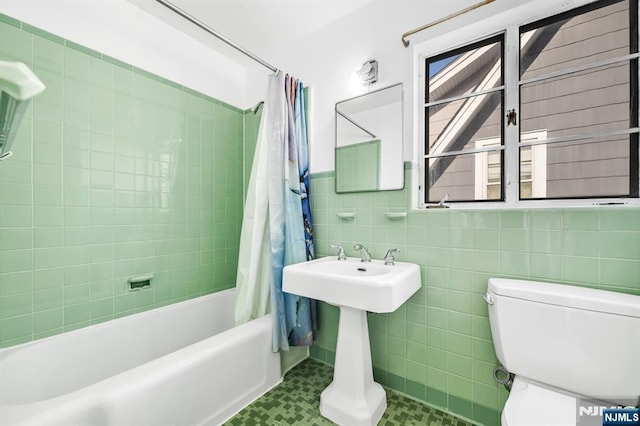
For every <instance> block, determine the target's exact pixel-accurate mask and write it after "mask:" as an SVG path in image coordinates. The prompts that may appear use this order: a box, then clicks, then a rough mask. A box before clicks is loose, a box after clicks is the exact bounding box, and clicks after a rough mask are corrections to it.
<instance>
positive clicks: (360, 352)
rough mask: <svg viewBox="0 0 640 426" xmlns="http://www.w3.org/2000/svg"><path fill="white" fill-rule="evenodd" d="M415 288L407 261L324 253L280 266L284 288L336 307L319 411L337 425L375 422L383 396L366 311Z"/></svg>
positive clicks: (392, 304) (402, 298)
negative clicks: (329, 371)
mask: <svg viewBox="0 0 640 426" xmlns="http://www.w3.org/2000/svg"><path fill="white" fill-rule="evenodd" d="M419 288H420V267H419V266H418V265H415V264H413V263H404V262H396V263H395V265H385V264H384V262H382V261H381V260H372V261H371V262H361V261H360V259H356V258H347V260H338V259H337V258H335V257H324V258H321V259H316V260H312V261H311V262H303V263H297V264H295V265H289V266H286V267H285V268H284V275H283V283H282V289H283V290H284V291H286V292H288V293H293V294H298V295H300V296H306V297H310V298H312V299H316V300H322V301H324V302H327V303H331V304H332V305H337V306H339V307H340V320H339V322H338V341H337V343H336V359H335V367H334V371H333V382H331V384H330V385H329V386H327V388H326V389H325V390H324V391H323V392H322V394H321V395H320V414H322V415H323V416H324V417H326V418H328V419H329V420H331V421H333V422H334V423H337V424H338V425H341V426H343V425H345V426H346V425H348V426H375V425H377V424H378V422H379V421H380V419H381V418H382V414H383V413H384V410H385V409H386V408H387V399H386V394H385V391H384V389H383V388H382V386H380V384H379V383H376V382H374V381H373V368H372V364H371V347H370V343H369V328H368V326H367V311H370V312H393V311H395V310H396V309H398V308H399V307H400V305H402V304H403V303H404V302H406V301H407V299H408V298H410V297H411V295H413V294H414V293H415V292H416V291H418V289H419Z"/></svg>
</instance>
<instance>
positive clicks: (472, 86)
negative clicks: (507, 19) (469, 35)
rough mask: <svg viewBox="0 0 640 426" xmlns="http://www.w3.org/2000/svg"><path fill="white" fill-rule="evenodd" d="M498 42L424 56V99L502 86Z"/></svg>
mask: <svg viewBox="0 0 640 426" xmlns="http://www.w3.org/2000/svg"><path fill="white" fill-rule="evenodd" d="M501 56H502V41H495V39H492V41H490V42H489V44H485V45H481V46H478V45H474V46H473V47H472V48H471V49H467V50H458V51H455V52H452V53H451V54H445V55H439V56H436V57H434V58H429V59H427V72H428V73H429V81H428V84H427V90H428V92H427V96H426V97H425V99H426V102H435V101H437V100H439V99H445V98H451V97H454V96H460V95H465V94H469V93H473V92H477V91H480V90H487V89H491V88H494V87H497V86H500V85H502V62H501Z"/></svg>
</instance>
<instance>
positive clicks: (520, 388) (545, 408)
mask: <svg viewBox="0 0 640 426" xmlns="http://www.w3.org/2000/svg"><path fill="white" fill-rule="evenodd" d="M543 425H544V426H575V425H576V398H575V397H572V396H570V395H567V394H564V393H560V392H557V391H555V390H551V389H549V388H546V387H542V386H541V385H540V384H537V383H532V382H529V381H527V380H526V379H523V378H520V377H518V376H516V378H515V380H514V381H513V386H512V387H511V393H510V394H509V398H508V399H507V402H506V404H505V406H504V410H503V411H502V426H543Z"/></svg>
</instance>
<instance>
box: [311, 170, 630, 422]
mask: <svg viewBox="0 0 640 426" xmlns="http://www.w3.org/2000/svg"><path fill="white" fill-rule="evenodd" d="M410 174H411V173H410V170H408V171H407V176H406V178H407V182H409V181H410V180H409V179H410ZM334 180H335V178H334V174H333V173H331V172H329V173H322V174H316V175H313V176H312V181H311V182H312V183H311V197H312V198H311V201H312V206H313V217H314V226H315V229H314V230H315V244H316V251H317V253H318V254H319V255H320V256H323V255H329V254H331V255H333V251H332V250H331V249H329V244H330V243H337V244H340V245H342V246H344V247H348V248H350V247H352V246H353V244H354V243H355V242H360V243H363V244H364V245H366V246H367V247H369V248H370V250H371V254H372V255H373V256H374V257H375V258H378V259H381V258H382V257H383V256H384V254H385V253H386V250H387V249H389V248H391V247H397V248H400V250H401V252H400V254H399V255H398V256H397V258H398V259H399V260H401V261H409V262H415V263H417V264H419V265H420V267H421V270H422V283H423V285H422V288H421V289H420V290H419V291H418V292H417V293H416V294H415V295H414V296H413V297H412V298H411V299H409V301H408V302H407V303H406V304H405V305H404V306H402V307H401V308H400V309H398V310H397V311H396V312H394V313H391V314H369V330H370V339H371V350H372V359H373V366H374V375H375V378H376V380H378V381H379V382H381V383H383V384H385V385H387V386H389V387H392V388H394V389H396V390H398V391H400V392H403V393H405V394H407V395H410V396H412V397H414V398H416V399H419V400H421V401H424V402H427V403H429V404H431V405H435V406H437V407H440V408H442V409H444V410H446V411H449V412H452V413H454V414H457V415H460V416H463V417H466V418H469V419H471V420H473V421H475V422H477V423H480V424H486V425H499V424H500V421H499V415H500V412H501V409H502V407H503V405H504V401H505V400H506V397H507V395H508V394H507V392H506V391H505V390H504V389H503V388H502V387H500V386H498V385H497V384H496V383H495V382H494V380H493V377H492V371H493V368H494V366H496V365H497V359H496V357H495V353H494V350H493V343H492V340H491V332H490V328H489V320H488V313H487V308H486V304H485V303H484V301H483V299H482V294H483V293H484V292H485V291H486V287H487V279H488V278H489V277H493V276H496V277H514V278H524V279H532V280H540V281H555V282H561V283H567V284H572V285H580V286H587V287H594V288H601V289H607V290H613V291H620V292H627V293H632V294H639V295H640V208H636V207H633V208H626V207H625V208H619V207H600V208H576V209H574V208H571V209H510V210H469V211H464V210H448V209H447V210H444V209H443V210H429V211H417V212H415V211H410V210H408V216H407V218H406V219H404V220H400V221H391V220H389V219H387V218H386V217H385V216H384V213H385V212H388V211H394V212H396V211H407V209H408V208H409V203H410V201H409V196H410V195H409V190H408V189H407V190H403V191H384V192H369V193H357V194H336V193H335V191H334ZM406 187H407V188H409V187H410V185H406ZM341 211H354V212H355V213H356V216H355V218H354V219H353V220H349V221H344V220H340V219H339V218H337V217H336V213H338V212H341ZM347 251H348V254H349V255H351V256H355V255H356V254H355V253H354V251H353V250H347ZM319 321H320V324H319V328H320V330H319V336H318V341H317V344H316V345H315V346H314V347H313V348H312V351H311V354H312V357H313V358H315V359H318V360H320V361H323V362H327V363H333V360H334V357H335V345H336V337H337V322H338V310H337V308H335V307H333V306H330V305H327V304H322V303H321V304H320V305H319Z"/></svg>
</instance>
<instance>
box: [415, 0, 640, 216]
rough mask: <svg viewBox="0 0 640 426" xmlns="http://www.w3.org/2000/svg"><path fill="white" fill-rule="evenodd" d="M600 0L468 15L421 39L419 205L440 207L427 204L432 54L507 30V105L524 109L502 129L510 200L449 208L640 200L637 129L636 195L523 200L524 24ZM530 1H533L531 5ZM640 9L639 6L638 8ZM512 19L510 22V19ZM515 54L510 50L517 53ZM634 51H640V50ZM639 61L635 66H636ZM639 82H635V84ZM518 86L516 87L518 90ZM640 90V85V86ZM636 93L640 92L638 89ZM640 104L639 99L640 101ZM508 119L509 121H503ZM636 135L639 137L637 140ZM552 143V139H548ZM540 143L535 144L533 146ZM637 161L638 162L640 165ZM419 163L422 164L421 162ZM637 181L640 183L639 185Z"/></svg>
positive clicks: (638, 75)
mask: <svg viewBox="0 0 640 426" xmlns="http://www.w3.org/2000/svg"><path fill="white" fill-rule="evenodd" d="M597 3H599V2H594V1H588V0H578V1H573V2H568V3H565V4H563V5H562V6H558V4H557V3H555V4H554V1H553V0H537V1H536V6H538V5H539V6H540V7H539V8H538V9H537V12H536V11H533V10H532V9H534V8H532V7H526V6H528V5H524V6H522V7H515V8H513V9H510V10H507V11H505V12H502V13H500V14H498V15H494V16H493V17H491V18H487V19H484V20H481V21H478V22H475V21H474V20H473V19H470V20H468V26H464V25H463V26H458V29H457V30H454V31H451V32H447V33H442V34H440V35H438V36H435V37H432V38H431V39H430V40H428V41H427V42H423V43H418V44H416V45H415V46H414V48H413V58H414V71H415V72H414V76H415V78H414V88H415V90H414V101H415V102H414V104H415V108H414V140H415V141H416V142H415V143H414V170H413V178H414V180H413V181H414V182H417V184H414V185H413V190H414V191H413V194H412V201H413V205H414V206H417V208H418V209H426V208H428V207H433V206H436V205H437V204H435V203H433V202H431V203H427V202H425V200H426V199H427V197H426V195H427V191H428V188H426V183H427V179H426V173H428V170H427V166H426V162H427V161H428V158H425V155H426V150H427V148H426V139H425V132H426V129H427V125H426V124H425V123H426V122H425V120H427V119H428V117H426V114H425V110H426V108H425V107H424V106H425V90H426V88H427V85H426V79H427V78H428V71H427V69H426V62H427V58H433V57H437V56H440V55H446V54H447V53H449V52H455V51H457V50H460V49H464V48H466V47H468V46H471V45H475V44H477V43H482V42H483V41H484V40H487V39H491V38H494V37H499V36H501V35H503V37H504V38H503V40H504V63H503V70H504V74H503V85H504V86H505V89H504V96H503V108H504V110H505V111H510V110H511V109H515V110H516V111H517V113H518V120H517V125H515V126H513V125H511V126H505V125H503V128H502V135H503V138H504V150H503V153H504V154H503V158H504V165H503V171H502V173H503V179H504V180H503V195H504V201H495V200H478V201H461V202H448V203H447V206H448V207H453V208H481V209H485V208H505V207H508V208H511V207H516V208H518V207H520V208H531V207H555V208H558V207H587V206H594V205H595V206H598V205H607V206H610V205H632V206H638V205H640V198H638V197H636V196H633V195H634V190H635V194H637V193H638V188H637V185H638V183H639V182H640V170H639V167H638V163H639V162H640V153H639V151H640V148H639V147H638V145H639V142H638V139H639V138H638V133H637V132H636V133H631V135H634V136H632V139H631V140H630V143H629V146H630V149H631V153H630V154H631V159H630V172H632V171H633V169H634V167H635V171H636V172H637V175H636V174H634V175H633V176H631V178H630V182H631V187H630V192H629V194H631V195H632V196H631V197H624V196H623V197H588V198H585V197H581V198H563V199H540V198H537V199H536V198H533V199H522V200H521V199H520V196H519V191H520V179H519V178H520V170H519V169H520V168H519V151H520V147H521V145H520V134H519V133H520V117H519V114H520V54H519V52H520V35H521V29H523V28H530V27H531V26H533V25H535V24H536V23H538V24H539V23H541V22H543V21H546V20H553V19H554V18H556V17H557V16H558V15H562V14H567V15H569V14H574V15H575V14H576V13H583V12H585V11H586V10H588V9H589V8H592V9H593V8H596V4H597ZM529 6H530V4H529ZM629 6H630V8H631V9H632V13H633V12H635V19H632V22H631V25H630V34H631V35H635V37H632V40H631V45H630V51H632V52H633V51H634V49H635V51H636V52H638V49H637V47H638V44H639V40H638V38H639V37H640V36H639V34H638V33H639V31H638V28H637V27H638V22H639V16H638V15H639V12H638V8H637V1H636V0H630V1H629ZM634 8H635V10H634ZM505 23H506V24H505ZM514 50H515V52H516V53H515V54H514V53H511V54H509V52H513V51H514ZM628 56H635V57H636V58H638V56H640V55H639V54H638V53H635V54H631V55H628ZM639 61H640V59H636V60H635V61H634V60H630V61H629V63H630V67H631V79H630V84H631V85H633V84H635V85H636V88H638V87H639V86H638V85H639V81H640V70H639V69H638V68H640V67H639V66H637V63H638V62H639ZM634 65H635V69H634ZM632 87H633V86H632ZM514 88H515V89H514ZM638 91H639V92H640V89H639V90H638ZM636 97H640V95H639V94H638V93H636ZM636 105H637V102H636ZM631 116H632V118H631V123H630V125H629V129H633V128H634V127H633V125H634V124H635V125H636V128H637V125H638V121H639V120H640V118H639V111H638V109H637V108H636V110H635V111H631ZM503 121H504V120H503ZM634 138H635V140H634ZM544 145H545V146H547V145H548V144H544ZM531 146H535V145H531ZM634 163H635V164H634ZM415 165H417V167H415ZM634 184H635V185H636V188H634V187H633V185H634Z"/></svg>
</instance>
